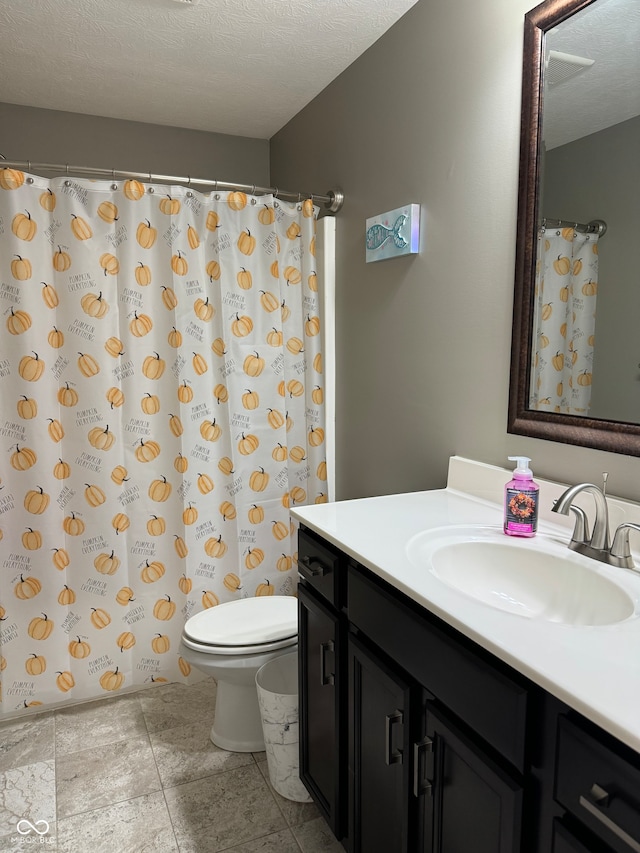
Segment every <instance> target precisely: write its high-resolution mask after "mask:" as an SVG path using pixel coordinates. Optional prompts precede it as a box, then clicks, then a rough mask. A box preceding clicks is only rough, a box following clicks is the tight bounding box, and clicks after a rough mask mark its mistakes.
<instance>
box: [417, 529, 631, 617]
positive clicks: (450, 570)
mask: <svg viewBox="0 0 640 853" xmlns="http://www.w3.org/2000/svg"><path fill="white" fill-rule="evenodd" d="M406 553H407V556H408V558H409V561H410V562H411V564H412V565H413V566H415V568H417V569H421V570H426V571H429V572H430V573H431V575H433V576H434V577H436V578H437V579H438V580H439V581H441V582H442V583H444V584H446V585H447V586H449V587H452V588H453V589H456V590H458V591H459V592H462V593H464V594H465V595H467V596H470V597H471V598H474V599H475V600H476V601H480V602H482V603H483V604H486V605H489V606H491V607H495V608H497V609H499V610H504V611H507V612H508V613H516V614H518V615H520V616H525V617H527V618H529V619H541V620H544V621H547V622H561V623H563V624H565V625H610V624H613V623H616V622H622V621H623V620H624V619H628V618H629V617H631V616H633V614H634V612H635V602H634V599H633V598H632V597H631V596H630V595H629V594H628V593H627V592H626V591H625V590H624V589H623V588H622V587H621V586H619V585H618V584H617V583H615V581H612V580H610V579H609V578H608V577H605V576H604V575H603V574H601V573H600V571H601V569H600V564H599V563H597V562H595V561H593V560H590V559H589V558H588V557H582V556H580V555H578V554H576V553H575V552H573V551H569V549H568V548H567V545H566V543H562V542H560V541H559V540H556V539H554V538H553V537H552V536H548V535H544V534H540V533H539V534H538V535H537V536H536V537H535V539H533V540H528V539H517V538H515V537H508V536H505V535H504V533H503V532H502V530H501V529H498V528H495V527H480V526H468V527H457V526H452V527H442V528H438V529H435V530H429V531H425V532H424V533H419V534H418V535H417V536H414V537H413V538H412V539H411V540H410V541H409V543H408V544H407V547H406ZM590 564H592V565H590ZM602 568H603V569H604V564H603V566H602ZM605 571H606V569H605ZM620 571H621V570H620Z"/></svg>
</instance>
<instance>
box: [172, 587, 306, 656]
mask: <svg viewBox="0 0 640 853" xmlns="http://www.w3.org/2000/svg"><path fill="white" fill-rule="evenodd" d="M297 633H298V600H297V599H296V598H294V597H293V596H291V595H269V596H266V595H265V596H259V597H256V598H242V599H239V600H237V601H227V602H225V603H224V604H218V605H217V606H216V607H209V608H208V609H206V610H202V611H201V612H200V613H196V615H195V616H192V617H191V618H190V619H187V622H186V624H185V626H184V636H185V639H187V638H188V639H190V640H193V641H195V642H196V643H198V644H199V645H203V646H228V647H234V648H236V647H238V646H256V645H264V644H266V643H273V642H275V641H278V640H285V639H287V638H289V637H295V636H296V635H297Z"/></svg>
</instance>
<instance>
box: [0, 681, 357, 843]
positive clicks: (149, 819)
mask: <svg viewBox="0 0 640 853" xmlns="http://www.w3.org/2000/svg"><path fill="white" fill-rule="evenodd" d="M215 689H216V688H215V682H214V681H212V680H210V679H206V680H203V681H200V682H197V683H196V684H192V685H185V684H165V685H162V686H160V687H155V688H150V689H148V690H143V691H140V692H138V693H134V694H128V695H125V696H120V697H114V698H110V699H103V700H98V701H96V702H90V703H86V704H82V705H76V706H74V707H70V708H64V709H62V710H57V711H50V712H45V713H42V714H38V715H35V716H29V717H25V718H22V719H20V720H12V721H7V722H4V723H0V853H7V851H11V853H14V851H25V850H29V849H31V850H39V851H51V853H147V851H148V852H149V853H151V851H153V853H217V851H223V850H224V851H228V853H300V851H302V853H343V848H342V847H341V846H340V845H339V844H338V842H337V841H336V840H335V839H334V837H333V836H332V834H331V832H330V830H329V829H328V827H327V825H326V823H325V822H324V820H323V819H322V818H321V817H320V816H319V813H318V811H317V809H316V807H315V806H314V805H313V804H310V803H294V802H291V801H290V800H285V799H284V798H283V797H281V796H280V795H279V794H277V793H276V792H275V791H274V790H273V789H272V788H271V786H270V785H269V781H268V771H267V762H266V757H265V754H264V753H245V754H241V753H232V752H225V751H223V750H221V749H218V748H217V747H215V746H214V745H213V744H212V743H211V741H210V740H209V738H208V732H209V729H210V727H211V717H212V708H213V704H214V702H215ZM22 819H26V820H28V821H29V822H30V823H31V824H32V825H33V826H35V827H36V829H38V830H40V831H41V832H44V833H45V834H43V835H42V836H39V835H37V834H36V832H34V830H33V829H31V828H30V826H28V825H27V824H25V823H23V824H21V825H20V824H19V822H20V821H21V820H22ZM44 821H46V823H47V824H49V831H48V832H46V829H45V823H44ZM19 825H20V827H21V829H22V830H23V831H24V833H25V834H20V833H19V832H18V831H17V827H18V826H19Z"/></svg>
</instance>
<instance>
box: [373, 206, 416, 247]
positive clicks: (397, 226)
mask: <svg viewBox="0 0 640 853" xmlns="http://www.w3.org/2000/svg"><path fill="white" fill-rule="evenodd" d="M406 221H407V217H406V216H405V215H404V213H402V214H400V216H399V217H398V218H397V219H396V221H395V222H394V223H393V228H389V227H388V226H387V225H380V224H379V223H376V224H375V225H371V227H369V228H367V249H380V248H381V247H382V246H384V244H385V243H386V242H387V240H390V239H391V238H392V237H393V242H394V243H395V244H396V246H397V247H398V248H399V249H404V247H405V246H406V245H407V242H408V241H407V240H405V238H404V237H403V236H402V234H401V233H400V231H401V229H402V226H403V225H404V223H405V222H406Z"/></svg>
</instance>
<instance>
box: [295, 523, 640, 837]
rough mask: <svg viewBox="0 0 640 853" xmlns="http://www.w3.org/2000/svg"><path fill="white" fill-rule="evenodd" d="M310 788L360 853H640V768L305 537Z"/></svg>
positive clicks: (303, 707) (304, 740)
mask: <svg viewBox="0 0 640 853" xmlns="http://www.w3.org/2000/svg"><path fill="white" fill-rule="evenodd" d="M299 560H300V561H301V565H302V569H301V575H302V577H301V583H300V587H299V601H300V611H299V612H300V643H299V648H300V726H301V752H300V761H301V778H302V779H303V781H304V783H305V785H306V786H307V788H308V790H309V791H310V793H311V794H312V796H313V798H314V800H315V802H316V804H317V805H318V807H319V809H320V811H321V812H322V814H323V815H324V817H325V818H326V820H327V821H328V823H329V825H330V826H331V828H332V829H333V831H334V833H335V835H336V837H337V838H338V839H340V840H341V841H342V844H343V846H344V847H345V849H346V850H348V851H349V853H634V851H635V853H640V756H638V754H637V753H635V752H633V751H632V750H630V749H629V748H628V747H625V746H623V745H622V744H620V743H619V742H618V741H616V740H615V739H614V738H612V737H611V736H609V735H607V734H605V733H604V732H603V731H601V730H600V729H599V728H598V727H596V726H594V725H593V724H591V723H589V722H588V721H586V720H585V719H584V718H583V717H582V716H580V715H579V714H577V713H575V712H573V711H572V710H571V709H569V708H568V707H567V706H566V705H564V704H563V703H561V702H559V701H558V700H557V699H555V698H553V697H551V696H550V695H548V694H546V693H545V692H544V691H543V690H542V689H541V688H538V687H537V686H536V685H534V684H532V683H531V682H530V681H528V679H526V678H524V677H523V676H521V675H520V674H519V673H517V672H516V671H515V670H513V669H512V668H511V667H508V666H506V665H505V664H503V663H502V662H501V661H499V660H498V659H497V658H495V657H494V656H493V655H491V654H489V653H488V652H486V651H485V650H484V649H482V648H481V647H479V646H478V645H477V644H475V643H473V642H472V641H470V640H468V639H467V638H465V637H463V636H462V635H461V634H460V633H459V632H457V631H455V630H454V629H452V628H451V627H450V626H448V625H446V624H444V623H443V622H442V621H441V620H439V619H438V618H437V617H435V616H433V615H432V614H429V613H428V612H426V611H425V610H424V609H423V608H421V607H419V606H418V605H417V604H415V602H413V601H411V600H410V599H409V598H407V597H406V596H404V595H402V594H401V593H399V592H398V591H397V590H395V589H394V588H392V587H391V586H389V585H388V584H387V583H385V582H384V581H383V580H381V579H380V578H378V577H376V576H375V575H373V574H372V573H371V572H369V571H368V570H367V569H366V568H364V567H362V566H359V565H358V564H356V563H355V562H354V561H353V560H350V559H349V558H348V557H347V555H345V554H343V553H341V552H340V551H339V550H338V549H336V548H335V547H334V546H332V545H330V544H329V543H327V542H325V541H324V540H323V539H322V538H321V537H319V536H317V535H316V534H315V533H313V532H312V531H308V530H306V529H305V528H304V527H303V528H301V531H300V540H299Z"/></svg>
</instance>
